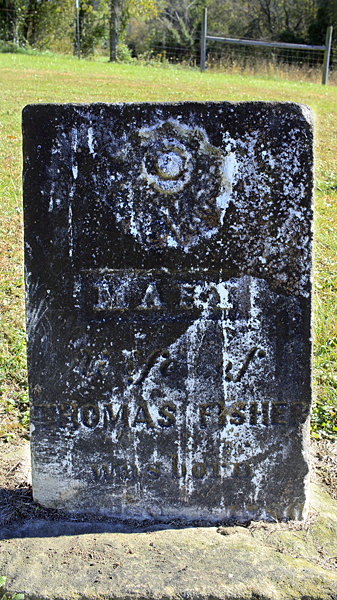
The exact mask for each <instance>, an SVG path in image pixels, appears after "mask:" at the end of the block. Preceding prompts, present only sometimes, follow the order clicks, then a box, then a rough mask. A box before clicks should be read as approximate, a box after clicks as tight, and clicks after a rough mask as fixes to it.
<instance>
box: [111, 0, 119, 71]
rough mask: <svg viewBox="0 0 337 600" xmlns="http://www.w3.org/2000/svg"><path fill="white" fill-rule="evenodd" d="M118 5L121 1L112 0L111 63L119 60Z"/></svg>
mask: <svg viewBox="0 0 337 600" xmlns="http://www.w3.org/2000/svg"><path fill="white" fill-rule="evenodd" d="M118 3H119V0H110V62H114V61H115V60H117V44H118Z"/></svg>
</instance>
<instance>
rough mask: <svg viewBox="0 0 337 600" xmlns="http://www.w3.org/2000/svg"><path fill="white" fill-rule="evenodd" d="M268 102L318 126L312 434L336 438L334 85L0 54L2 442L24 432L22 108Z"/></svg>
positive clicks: (336, 127)
mask: <svg viewBox="0 0 337 600" xmlns="http://www.w3.org/2000/svg"><path fill="white" fill-rule="evenodd" d="M146 100H148V101H161V102H163V101H183V100H215V101H217V100H231V101H245V100H270V101H291V102H301V103H304V104H307V105H308V106H310V107H311V108H312V110H313V112H314V115H315V123H316V146H315V152H316V243H315V322H314V349H315V350H314V369H315V380H314V385H315V405H314V411H313V418H312V430H313V435H314V436H315V437H320V436H332V437H336V436H337V362H336V361H337V298H336V290H337V268H336V267H337V87H326V86H322V85H318V84H313V83H308V82H302V81H301V80H300V72H299V79H298V81H297V82H293V81H291V82H289V81H284V80H281V79H276V78H267V77H261V78H258V77H254V78H252V77H248V76H244V75H226V74H224V73H211V72H206V73H205V74H202V73H200V72H199V71H196V70H192V69H190V70H189V69H179V68H178V67H170V66H162V67H161V66H159V65H157V66H156V65H155V66H153V65H140V64H131V65H124V64H113V65H112V64H109V63H108V62H94V61H80V62H79V61H78V60H76V59H74V58H72V57H59V56H52V55H51V56H43V55H40V56H39V55H37V56H28V55H21V54H0V198H1V204H0V232H1V237H0V270H1V280H0V319H1V322H0V392H1V404H2V405H1V407H0V409H1V411H2V412H3V413H6V415H7V418H6V419H3V423H2V425H1V426H0V437H1V436H2V437H3V438H4V439H10V438H11V436H12V435H13V432H14V431H15V430H16V429H17V417H18V415H21V423H22V426H23V427H26V425H27V422H28V413H27V401H28V400H27V382H26V363H25V332H24V285H23V239H22V233H23V230H22V206H21V204H22V195H21V111H22V108H23V107H24V106H25V105H26V104H28V103H37V102H136V101H137V102H139V101H146Z"/></svg>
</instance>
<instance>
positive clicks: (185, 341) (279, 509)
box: [23, 102, 313, 521]
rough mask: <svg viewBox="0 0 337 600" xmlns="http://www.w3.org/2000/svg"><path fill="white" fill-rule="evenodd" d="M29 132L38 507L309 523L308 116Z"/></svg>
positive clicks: (151, 119)
mask: <svg viewBox="0 0 337 600" xmlns="http://www.w3.org/2000/svg"><path fill="white" fill-rule="evenodd" d="M23 133H24V209H25V264H26V287H27V332H28V368H29V386H30V398H31V404H32V414H31V420H32V435H31V443H32V459H33V461H32V469H33V491H34V497H35V499H36V501H37V502H39V503H41V504H42V505H44V506H47V507H53V508H59V509H65V510H69V511H86V512H93V513H96V514H100V515H112V516H117V517H137V518H146V517H154V518H158V519H160V518H162V519H169V518H172V517H181V518H188V519H204V520H207V521H217V520H223V519H230V518H234V519H240V518H242V519H249V518H253V519H259V518H266V519H271V518H277V519H283V518H295V519H301V518H302V517H303V515H304V514H305V511H306V502H307V500H306V498H307V485H308V476H309V475H308V470H309V467H308V444H309V438H308V434H309V413H310V402H311V329H310V327H311V248H312V190H313V174H312V168H313V130H312V116H311V112H310V110H309V109H308V108H307V107H304V106H300V105H296V104H288V103H262V102H259V103H238V104H232V103H226V102H224V103H192V102H187V103H177V104H146V103H144V104H115V105H104V104H94V105H88V106H85V105H38V106H37V105H31V106H27V107H26V108H25V109H24V111H23Z"/></svg>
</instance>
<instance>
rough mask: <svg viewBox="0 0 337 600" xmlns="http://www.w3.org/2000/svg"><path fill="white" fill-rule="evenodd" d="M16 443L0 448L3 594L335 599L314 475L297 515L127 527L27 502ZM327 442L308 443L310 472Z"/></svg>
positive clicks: (329, 534)
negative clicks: (300, 518) (301, 517)
mask: <svg viewBox="0 0 337 600" xmlns="http://www.w3.org/2000/svg"><path fill="white" fill-rule="evenodd" d="M9 448H10V447H9ZM3 449H4V447H3ZM24 449H25V446H23V448H22V447H21V448H17V449H14V450H11V451H10V453H8V452H7V459H3V461H2V473H3V475H2V477H1V485H2V492H3V493H4V492H5V491H6V488H5V485H7V486H8V487H7V500H8V501H9V500H10V499H12V506H13V507H14V508H13V511H14V512H13V514H12V517H11V519H10V520H7V524H6V525H5V526H4V525H2V532H1V533H2V536H1V537H2V541H1V542H0V574H1V575H4V576H6V578H7V582H6V592H8V593H9V594H11V593H13V592H22V593H24V594H25V599H26V600H27V599H33V598H34V600H42V599H43V600H56V599H60V598H62V599H63V600H72V599H75V598H82V599H87V598H88V599H91V598H105V599H108V598H111V599H112V598H114V600H126V599H130V598H134V599H135V600H136V599H137V600H138V599H139V600H140V599H143V598H144V597H147V598H153V599H158V600H159V599H164V598H165V600H169V599H172V600H175V599H178V598H179V599H180V598H182V597H183V598H187V597H188V598H189V599H198V600H199V599H201V598H203V599H204V598H212V599H213V600H216V599H219V600H220V599H221V600H227V599H228V600H229V599H230V600H248V599H249V600H253V599H254V600H332V599H337V558H336V557H337V511H336V502H335V500H334V499H333V498H332V497H330V496H329V495H328V494H327V493H326V491H324V490H323V489H322V485H320V486H318V485H317V484H315V483H314V484H312V486H311V502H310V511H309V515H308V517H307V519H306V520H305V521H304V522H294V521H290V522H288V523H265V522H263V521H262V522H261V521H260V522H251V523H250V524H249V526H248V524H247V526H245V527H243V526H241V525H238V524H237V525H234V526H226V525H221V526H219V527H186V526H185V527H184V526H183V523H180V524H178V522H171V523H170V524H169V525H166V526H165V525H163V524H162V525H161V529H159V528H158V527H157V528H156V527H155V526H154V524H152V527H149V526H146V524H144V523H143V526H142V527H140V528H138V529H136V528H135V527H133V526H132V524H129V527H128V528H127V527H126V526H125V524H123V523H121V522H119V523H117V522H116V521H115V522H113V520H110V521H107V520H106V521H103V520H101V521H100V522H95V523H92V522H89V521H88V520H87V521H86V520H82V521H80V520H78V521H71V520H70V519H71V518H73V517H69V515H67V516H66V515H65V514H62V513H59V512H57V511H46V510H45V509H41V508H39V509H38V510H36V509H37V506H36V505H35V504H34V503H33V501H32V500H31V497H30V488H29V486H28V485H27V483H25V480H27V476H29V471H28V470H27V464H26V462H25V460H26V459H25V456H26V458H27V450H26V454H25V452H24ZM328 450H330V456H331V457H333V452H334V446H333V445H331V448H330V447H329V445H328V444H326V443H325V444H323V446H322V445H319V444H318V445H317V444H314V445H313V454H314V457H315V456H316V455H317V454H318V455H319V456H318V458H317V460H318V463H319V464H318V467H319V469H318V470H316V473H314V478H316V479H317V481H318V478H319V473H320V470H321V469H322V459H321V458H319V457H324V456H327V453H328ZM20 457H21V458H20ZM331 460H333V458H331ZM331 460H330V462H331ZM313 462H314V465H315V462H317V461H316V460H314V461H313ZM6 473H7V476H6V477H4V475H6ZM6 481H7V483H6ZM332 481H334V478H333V477H332ZM15 486H17V487H16V488H15ZM20 486H21V487H20ZM330 487H331V485H330ZM325 488H326V489H328V488H329V486H328V485H327V484H325ZM20 490H22V496H21V497H20V494H19V493H20ZM11 494H14V496H13V495H12V496H11ZM15 494H16V496H15ZM331 495H332V496H333V495H334V489H332V493H331ZM18 498H20V500H18ZM8 505H9V502H8V503H7V506H8ZM5 508H6V505H4V504H3V502H2V503H1V509H0V510H1V513H0V514H1V517H2V521H3V522H4V520H6V518H8V517H9V513H8V511H7V513H6V511H5V510H4V509H5ZM25 509H26V510H27V512H26V513H25V512H24V511H25ZM34 511H35V512H34ZM20 512H21V518H20ZM6 515H7V517H6ZM65 519H66V520H65ZM179 525H180V528H178V527H179Z"/></svg>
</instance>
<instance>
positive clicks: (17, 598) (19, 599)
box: [0, 576, 25, 600]
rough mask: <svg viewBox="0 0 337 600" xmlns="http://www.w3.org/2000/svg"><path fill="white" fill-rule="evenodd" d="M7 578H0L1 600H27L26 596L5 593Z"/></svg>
mask: <svg viewBox="0 0 337 600" xmlns="http://www.w3.org/2000/svg"><path fill="white" fill-rule="evenodd" d="M6 579H7V578H6V577H4V576H1V577H0V600H25V595H24V594H17V593H14V594H10V595H9V594H7V593H5V592H4V587H5V585H6Z"/></svg>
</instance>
